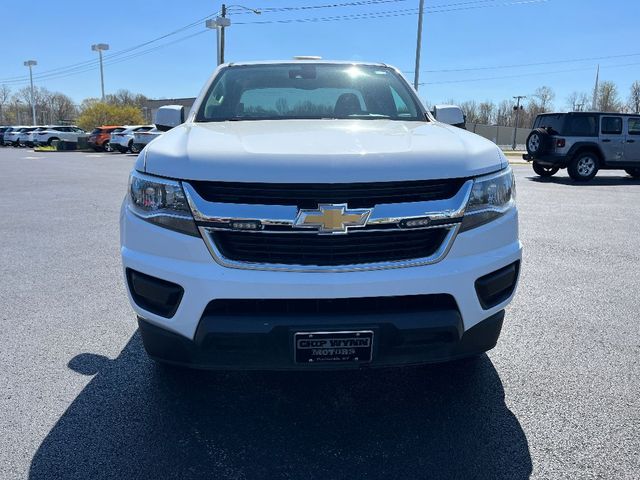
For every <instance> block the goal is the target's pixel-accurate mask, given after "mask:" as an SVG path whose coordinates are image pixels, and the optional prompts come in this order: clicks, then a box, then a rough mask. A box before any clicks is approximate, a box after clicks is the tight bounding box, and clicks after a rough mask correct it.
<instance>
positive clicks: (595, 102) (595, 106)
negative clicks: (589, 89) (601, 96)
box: [591, 64, 600, 112]
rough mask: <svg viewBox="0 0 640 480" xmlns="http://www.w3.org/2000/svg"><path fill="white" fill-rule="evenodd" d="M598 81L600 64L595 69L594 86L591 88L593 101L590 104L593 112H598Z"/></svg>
mask: <svg viewBox="0 0 640 480" xmlns="http://www.w3.org/2000/svg"><path fill="white" fill-rule="evenodd" d="M599 80H600V64H598V68H597V69H596V84H595V86H594V87H593V100H592V102H591V110H593V111H594V112H595V111H596V110H598V82H599Z"/></svg>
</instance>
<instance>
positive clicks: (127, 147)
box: [109, 125, 154, 153]
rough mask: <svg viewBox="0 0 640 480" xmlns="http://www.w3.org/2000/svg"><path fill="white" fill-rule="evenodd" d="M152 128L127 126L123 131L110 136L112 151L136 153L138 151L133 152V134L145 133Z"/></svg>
mask: <svg viewBox="0 0 640 480" xmlns="http://www.w3.org/2000/svg"><path fill="white" fill-rule="evenodd" d="M153 128H154V127H153V125H127V126H126V129H125V130H122V131H120V132H113V133H112V134H111V141H110V142H109V144H110V145H111V148H112V149H113V150H117V151H119V152H120V153H127V152H129V151H130V152H132V153H137V152H138V151H139V150H138V151H136V150H134V142H135V138H134V137H135V134H136V133H145V132H148V131H149V130H152V129H153Z"/></svg>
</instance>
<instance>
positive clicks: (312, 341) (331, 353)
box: [294, 330, 373, 364]
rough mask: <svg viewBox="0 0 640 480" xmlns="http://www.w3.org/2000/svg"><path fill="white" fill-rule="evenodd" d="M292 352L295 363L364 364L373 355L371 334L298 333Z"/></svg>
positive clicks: (348, 332)
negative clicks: (293, 352)
mask: <svg viewBox="0 0 640 480" xmlns="http://www.w3.org/2000/svg"><path fill="white" fill-rule="evenodd" d="M294 351H295V361H296V363H310V364H314V363H334V362H349V363H366V362H370V361H371V358H372V355H373V332H372V331H371V330H358V331H346V332H344V331H342V332H298V333H296V334H295V335H294Z"/></svg>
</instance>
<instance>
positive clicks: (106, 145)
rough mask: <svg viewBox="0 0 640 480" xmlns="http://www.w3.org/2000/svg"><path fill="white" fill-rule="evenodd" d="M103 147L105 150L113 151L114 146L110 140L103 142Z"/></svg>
mask: <svg viewBox="0 0 640 480" xmlns="http://www.w3.org/2000/svg"><path fill="white" fill-rule="evenodd" d="M102 148H103V149H104V151H105V152H113V147H112V146H111V144H110V143H109V142H108V141H107V142H104V143H103V144H102Z"/></svg>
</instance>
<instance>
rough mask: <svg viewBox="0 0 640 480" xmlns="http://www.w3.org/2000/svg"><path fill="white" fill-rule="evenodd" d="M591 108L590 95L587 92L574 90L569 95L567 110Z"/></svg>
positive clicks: (580, 110) (579, 110)
mask: <svg viewBox="0 0 640 480" xmlns="http://www.w3.org/2000/svg"><path fill="white" fill-rule="evenodd" d="M587 108H589V95H587V94H586V93H585V92H572V93H571V94H570V95H569V96H568V97H567V110H570V111H574V112H582V111H584V110H586V109H587Z"/></svg>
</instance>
